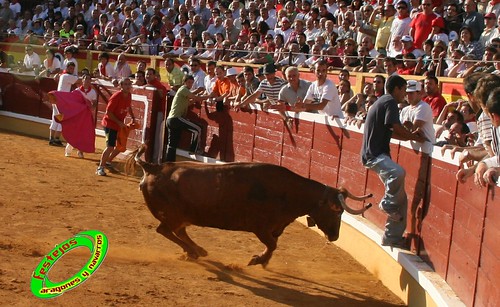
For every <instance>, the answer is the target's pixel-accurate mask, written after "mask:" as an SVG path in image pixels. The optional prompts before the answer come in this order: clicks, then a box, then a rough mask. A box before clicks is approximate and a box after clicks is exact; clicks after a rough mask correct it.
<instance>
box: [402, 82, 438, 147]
mask: <svg viewBox="0 0 500 307" xmlns="http://www.w3.org/2000/svg"><path fill="white" fill-rule="evenodd" d="M406 98H407V101H408V103H409V104H410V105H409V106H407V107H405V108H403V110H401V113H400V115H399V119H400V121H401V123H402V124H403V126H405V127H406V129H408V130H410V131H412V132H416V133H420V134H421V135H423V136H425V137H426V138H427V139H428V140H429V141H425V142H423V143H420V142H414V141H412V142H411V145H412V147H413V148H414V149H420V150H421V151H422V152H423V153H426V154H429V153H431V151H432V144H433V143H434V136H435V132H434V124H433V118H432V109H431V106H430V105H429V104H428V103H426V102H424V101H423V100H422V83H421V82H420V81H415V80H408V81H407V82H406Z"/></svg>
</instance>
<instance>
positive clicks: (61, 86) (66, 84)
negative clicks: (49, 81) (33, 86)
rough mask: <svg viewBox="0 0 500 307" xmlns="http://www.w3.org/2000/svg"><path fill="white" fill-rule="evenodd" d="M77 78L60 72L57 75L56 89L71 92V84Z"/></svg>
mask: <svg viewBox="0 0 500 307" xmlns="http://www.w3.org/2000/svg"><path fill="white" fill-rule="evenodd" d="M77 80H78V76H75V75H70V74H62V75H60V76H59V83H58V84H57V90H58V91H61V92H71V86H72V85H73V84H75V82H76V81H77Z"/></svg>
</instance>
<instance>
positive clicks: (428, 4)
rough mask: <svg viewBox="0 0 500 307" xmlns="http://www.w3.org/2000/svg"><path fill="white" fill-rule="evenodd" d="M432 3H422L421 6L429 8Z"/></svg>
mask: <svg viewBox="0 0 500 307" xmlns="http://www.w3.org/2000/svg"><path fill="white" fill-rule="evenodd" d="M431 5H432V3H422V6H431Z"/></svg>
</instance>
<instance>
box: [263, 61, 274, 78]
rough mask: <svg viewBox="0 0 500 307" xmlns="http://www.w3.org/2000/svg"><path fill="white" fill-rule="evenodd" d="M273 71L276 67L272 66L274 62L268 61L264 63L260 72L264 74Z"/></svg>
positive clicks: (272, 72)
mask: <svg viewBox="0 0 500 307" xmlns="http://www.w3.org/2000/svg"><path fill="white" fill-rule="evenodd" d="M275 72H276V67H275V66H274V63H268V64H266V65H264V68H263V70H262V73H263V74H264V75H267V74H274V73H275Z"/></svg>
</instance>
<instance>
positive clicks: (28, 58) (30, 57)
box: [23, 45, 42, 71]
mask: <svg viewBox="0 0 500 307" xmlns="http://www.w3.org/2000/svg"><path fill="white" fill-rule="evenodd" d="M25 50H26V55H25V56H24V61H23V65H24V68H25V69H26V70H30V71H31V70H33V68H34V67H38V68H40V66H41V64H42V62H41V61H40V56H39V55H38V54H37V53H36V52H34V51H33V47H32V46H31V45H28V46H26V48H25Z"/></svg>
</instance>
